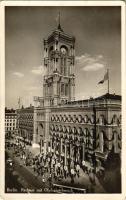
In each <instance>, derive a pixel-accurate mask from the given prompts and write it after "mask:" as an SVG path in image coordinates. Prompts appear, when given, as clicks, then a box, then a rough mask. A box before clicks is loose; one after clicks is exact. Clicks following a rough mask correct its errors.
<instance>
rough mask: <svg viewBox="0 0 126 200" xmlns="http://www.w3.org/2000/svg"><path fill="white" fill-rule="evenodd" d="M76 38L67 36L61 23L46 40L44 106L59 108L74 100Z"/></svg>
mask: <svg viewBox="0 0 126 200" xmlns="http://www.w3.org/2000/svg"><path fill="white" fill-rule="evenodd" d="M74 64H75V37H73V36H70V35H68V34H66V33H65V32H64V31H63V29H62V28H61V25H60V22H59V25H58V27H57V29H56V30H54V31H53V32H52V34H51V35H49V36H48V37H47V39H44V67H45V68H46V75H45V76H44V83H43V97H44V106H57V105H61V104H65V103H66V102H67V101H72V100H74V98H75V97H74V96H75V94H74V93H75V74H74Z"/></svg>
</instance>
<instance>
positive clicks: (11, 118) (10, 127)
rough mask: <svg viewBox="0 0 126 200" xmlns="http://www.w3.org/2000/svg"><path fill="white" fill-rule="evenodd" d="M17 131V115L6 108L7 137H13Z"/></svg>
mask: <svg viewBox="0 0 126 200" xmlns="http://www.w3.org/2000/svg"><path fill="white" fill-rule="evenodd" d="M16 131H17V113H16V111H15V110H13V109H7V108H5V135H6V136H13V134H15V132H16Z"/></svg>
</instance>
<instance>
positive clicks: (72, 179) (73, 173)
mask: <svg viewBox="0 0 126 200" xmlns="http://www.w3.org/2000/svg"><path fill="white" fill-rule="evenodd" d="M74 175H75V171H74V169H73V168H72V169H71V183H72V184H73V183H74Z"/></svg>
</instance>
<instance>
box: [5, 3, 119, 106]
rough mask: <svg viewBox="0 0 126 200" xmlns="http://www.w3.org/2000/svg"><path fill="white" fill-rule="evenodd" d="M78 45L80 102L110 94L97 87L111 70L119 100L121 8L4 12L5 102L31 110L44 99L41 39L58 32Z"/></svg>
mask: <svg viewBox="0 0 126 200" xmlns="http://www.w3.org/2000/svg"><path fill="white" fill-rule="evenodd" d="M59 12H60V15H61V27H62V29H63V30H64V32H65V33H68V34H69V35H73V36H75V38H76V42H75V52H76V61H75V77H76V89H75V98H76V100H81V99H87V98H90V97H97V96H100V95H103V94H105V93H107V81H106V82H105V83H104V84H98V82H99V81H101V80H102V79H103V77H104V74H105V73H106V70H107V68H108V69H109V82H110V93H116V94H121V20H120V19H121V18H120V15H121V9H120V7H117V6H103V7H101V6H90V7H88V6H86V7H85V6H82V7H55V6H52V7H42V6H41V7H23V6H20V7H12V6H9V7H6V9H5V95H6V96H5V99H6V107H8V108H17V107H18V98H19V97H20V98H21V103H22V104H23V105H24V107H25V106H29V105H30V103H32V101H33V96H43V76H44V75H45V69H44V66H43V49H44V48H43V39H44V38H46V37H47V36H49V35H50V34H51V33H52V31H53V30H55V29H56V27H57V20H56V19H57V16H58V13H59Z"/></svg>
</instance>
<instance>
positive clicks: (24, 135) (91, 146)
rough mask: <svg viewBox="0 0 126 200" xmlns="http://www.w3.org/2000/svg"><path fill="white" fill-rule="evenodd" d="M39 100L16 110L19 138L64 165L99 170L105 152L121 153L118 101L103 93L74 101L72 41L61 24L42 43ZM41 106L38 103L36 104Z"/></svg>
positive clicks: (73, 45)
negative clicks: (42, 79)
mask: <svg viewBox="0 0 126 200" xmlns="http://www.w3.org/2000/svg"><path fill="white" fill-rule="evenodd" d="M43 42H44V67H45V69H46V75H45V76H44V81H43V97H35V99H34V100H35V102H36V105H34V106H30V107H28V108H22V109H18V110H17V113H18V114H17V115H18V130H19V132H18V137H19V139H20V140H21V141H25V142H27V144H29V145H32V147H33V148H36V147H39V148H40V152H41V153H44V154H46V153H50V154H55V155H56V156H57V158H58V159H59V161H60V160H62V161H63V162H64V165H65V166H68V165H69V166H72V165H74V164H75V163H79V164H80V165H81V164H82V162H83V161H84V162H85V165H87V166H89V167H94V160H95V165H96V168H97V169H99V168H100V167H102V163H103V162H104V160H105V159H106V158H107V155H108V153H109V152H110V151H111V150H113V151H114V152H115V153H118V154H120V152H121V96H119V95H115V94H109V93H106V94H105V95H102V96H100V97H97V98H90V99H85V100H80V101H76V100H75V77H76V75H75V70H74V68H75V37H74V36H70V35H68V34H66V33H65V32H64V30H63V29H62V28H61V25H60V23H59V25H58V27H57V29H56V30H54V31H53V32H52V33H51V34H50V35H49V36H48V37H47V38H46V39H44V41H43ZM38 102H39V103H38Z"/></svg>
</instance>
